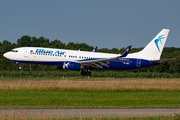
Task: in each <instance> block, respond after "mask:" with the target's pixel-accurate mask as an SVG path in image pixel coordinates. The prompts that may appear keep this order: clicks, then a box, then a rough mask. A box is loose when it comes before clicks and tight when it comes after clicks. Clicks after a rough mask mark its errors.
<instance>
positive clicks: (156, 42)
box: [154, 35, 164, 52]
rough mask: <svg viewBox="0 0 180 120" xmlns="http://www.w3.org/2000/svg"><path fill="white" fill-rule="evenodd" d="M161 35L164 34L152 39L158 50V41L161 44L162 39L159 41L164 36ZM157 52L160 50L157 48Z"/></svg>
mask: <svg viewBox="0 0 180 120" xmlns="http://www.w3.org/2000/svg"><path fill="white" fill-rule="evenodd" d="M163 36H164V35H160V36H158V39H156V40H155V41H154V42H155V44H156V47H157V49H158V50H159V45H158V43H159V42H160V43H161V44H162V41H161V40H162V39H163V38H164V37H163ZM159 52H160V50H159Z"/></svg>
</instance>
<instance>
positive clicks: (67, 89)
mask: <svg viewBox="0 0 180 120" xmlns="http://www.w3.org/2000/svg"><path fill="white" fill-rule="evenodd" d="M179 86H180V81H174V80H165V81H156V80H155V81H146V80H144V81H142V80H140V81H0V108H180V87H179Z"/></svg>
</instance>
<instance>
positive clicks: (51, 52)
mask: <svg viewBox="0 0 180 120" xmlns="http://www.w3.org/2000/svg"><path fill="white" fill-rule="evenodd" d="M31 52H32V50H31ZM36 53H49V54H58V55H64V53H66V52H62V51H58V50H57V51H55V52H54V51H51V50H44V49H36Z"/></svg>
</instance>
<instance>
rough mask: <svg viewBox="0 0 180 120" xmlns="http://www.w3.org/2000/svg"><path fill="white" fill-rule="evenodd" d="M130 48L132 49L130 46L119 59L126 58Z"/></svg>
mask: <svg viewBox="0 0 180 120" xmlns="http://www.w3.org/2000/svg"><path fill="white" fill-rule="evenodd" d="M131 47H132V45H130V46H129V47H128V48H127V49H126V51H125V52H124V53H123V54H122V55H121V57H126V56H127V55H128V53H129V51H130V50H131Z"/></svg>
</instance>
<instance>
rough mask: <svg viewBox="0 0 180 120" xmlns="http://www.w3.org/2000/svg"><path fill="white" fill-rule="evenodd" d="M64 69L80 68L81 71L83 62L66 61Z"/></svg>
mask: <svg viewBox="0 0 180 120" xmlns="http://www.w3.org/2000/svg"><path fill="white" fill-rule="evenodd" d="M63 69H64V70H78V71H79V70H80V69H81V64H79V63H75V62H64V64H63Z"/></svg>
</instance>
